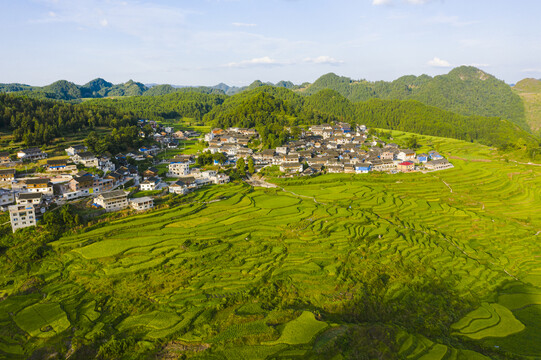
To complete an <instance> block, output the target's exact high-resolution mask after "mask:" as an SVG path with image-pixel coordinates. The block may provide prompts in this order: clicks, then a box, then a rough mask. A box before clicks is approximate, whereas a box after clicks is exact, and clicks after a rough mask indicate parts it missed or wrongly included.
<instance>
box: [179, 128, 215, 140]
mask: <svg viewBox="0 0 541 360" xmlns="http://www.w3.org/2000/svg"><path fill="white" fill-rule="evenodd" d="M207 135H208V134H207ZM173 137H174V138H175V139H184V138H185V136H184V132H182V131H180V130H178V131H175V132H174V133H173ZM213 138H214V135H213V136H212V138H210V140H212V139H213ZM210 140H207V137H206V135H205V141H210Z"/></svg>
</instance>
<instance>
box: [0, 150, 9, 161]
mask: <svg viewBox="0 0 541 360" xmlns="http://www.w3.org/2000/svg"><path fill="white" fill-rule="evenodd" d="M10 162H11V156H10V155H9V153H8V152H7V151H2V152H0V164H7V163H10Z"/></svg>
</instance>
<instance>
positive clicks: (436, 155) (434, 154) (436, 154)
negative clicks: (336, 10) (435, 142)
mask: <svg viewBox="0 0 541 360" xmlns="http://www.w3.org/2000/svg"><path fill="white" fill-rule="evenodd" d="M428 155H429V156H430V158H431V159H432V160H440V159H443V156H441V155H440V153H439V152H437V151H429V152H428Z"/></svg>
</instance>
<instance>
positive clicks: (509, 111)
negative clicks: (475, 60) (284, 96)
mask: <svg viewBox="0 0 541 360" xmlns="http://www.w3.org/2000/svg"><path fill="white" fill-rule="evenodd" d="M322 89H332V90H335V91H337V92H339V93H340V94H342V95H343V96H345V97H346V98H348V99H349V100H351V101H353V102H357V101H365V100H368V99H373V98H379V99H397V100H409V99H411V100H418V101H420V102H422V103H424V104H426V105H432V106H436V107H439V108H442V109H444V110H449V111H452V112H455V113H458V114H461V115H468V116H470V115H480V116H488V117H492V116H498V117H502V118H505V119H508V120H510V121H511V122H513V123H515V124H517V125H518V126H520V127H521V128H522V129H525V130H529V126H528V124H527V122H526V117H525V113H524V105H523V103H522V101H521V99H520V97H519V96H518V95H517V94H515V93H514V92H513V91H512V89H511V87H510V86H509V85H507V84H506V83H505V82H503V81H501V80H498V79H496V78H495V77H494V76H492V75H490V74H487V73H486V72H484V71H482V70H480V69H477V68H475V67H472V66H460V67H458V68H455V69H453V70H451V71H450V72H449V73H448V74H446V75H439V76H435V77H430V76H428V75H421V76H413V75H408V76H403V77H400V78H398V79H396V80H394V81H391V82H386V81H376V82H370V81H366V80H358V81H355V80H352V79H350V78H348V77H343V76H338V75H336V74H334V73H329V74H326V75H323V76H322V77H320V78H319V79H317V80H316V81H315V82H314V83H313V84H311V85H309V86H308V87H306V88H305V89H303V90H299V91H300V92H302V93H304V94H308V95H311V94H315V93H317V92H318V91H320V90H322Z"/></svg>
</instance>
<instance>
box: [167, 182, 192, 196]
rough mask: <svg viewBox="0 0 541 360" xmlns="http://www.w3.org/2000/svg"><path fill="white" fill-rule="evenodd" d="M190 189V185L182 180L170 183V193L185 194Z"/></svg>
mask: <svg viewBox="0 0 541 360" xmlns="http://www.w3.org/2000/svg"><path fill="white" fill-rule="evenodd" d="M189 191H190V190H189V189H188V185H187V184H186V183H185V182H184V181H182V180H178V181H175V182H174V183H173V184H171V185H169V193H172V194H177V195H184V194H187V193H188V192H189Z"/></svg>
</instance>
